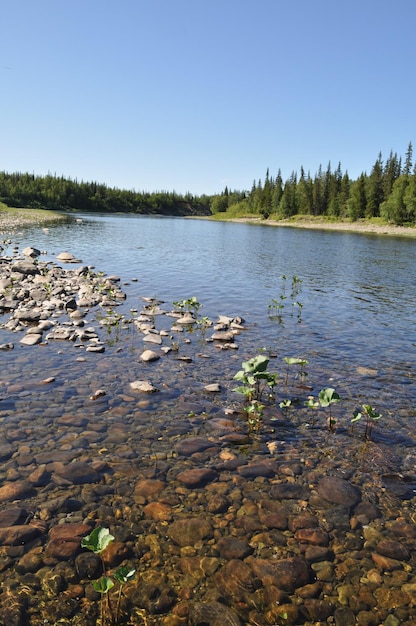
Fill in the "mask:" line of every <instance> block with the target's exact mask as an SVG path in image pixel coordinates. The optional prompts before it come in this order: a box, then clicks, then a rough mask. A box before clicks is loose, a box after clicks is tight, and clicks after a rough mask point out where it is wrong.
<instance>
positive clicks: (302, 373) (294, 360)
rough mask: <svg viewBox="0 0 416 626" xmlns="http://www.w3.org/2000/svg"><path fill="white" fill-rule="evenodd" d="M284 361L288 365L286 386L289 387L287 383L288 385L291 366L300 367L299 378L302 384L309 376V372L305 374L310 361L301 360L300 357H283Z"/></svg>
mask: <svg viewBox="0 0 416 626" xmlns="http://www.w3.org/2000/svg"><path fill="white" fill-rule="evenodd" d="M283 360H284V362H285V363H286V365H287V370H286V378H285V385H286V386H287V383H288V379H289V369H290V366H291V365H299V377H300V380H301V383H302V382H303V381H304V379H305V378H306V376H307V375H308V374H307V372H305V366H306V365H307V364H308V361H307V360H306V359H300V358H298V357H288V356H285V357H283Z"/></svg>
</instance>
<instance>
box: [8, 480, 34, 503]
mask: <svg viewBox="0 0 416 626" xmlns="http://www.w3.org/2000/svg"><path fill="white" fill-rule="evenodd" d="M32 494H33V486H32V485H31V484H30V483H29V482H27V481H25V480H17V481H15V482H10V483H6V484H5V485H3V486H2V487H0V502H7V501H9V500H20V499H22V498H27V497H29V496H30V495H32Z"/></svg>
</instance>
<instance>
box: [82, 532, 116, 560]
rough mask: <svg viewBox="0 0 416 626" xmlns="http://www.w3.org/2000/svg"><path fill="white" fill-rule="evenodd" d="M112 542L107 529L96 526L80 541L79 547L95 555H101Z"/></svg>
mask: <svg viewBox="0 0 416 626" xmlns="http://www.w3.org/2000/svg"><path fill="white" fill-rule="evenodd" d="M113 540H114V537H113V535H110V531H109V530H108V528H102V527H101V526H97V528H94V530H93V531H92V532H91V533H90V534H89V535H87V536H86V537H84V538H83V539H82V541H81V547H82V548H86V549H87V550H91V552H94V553H95V554H101V552H103V551H104V550H105V549H106V547H107V546H108V545H109V544H110V543H111V542H112V541H113Z"/></svg>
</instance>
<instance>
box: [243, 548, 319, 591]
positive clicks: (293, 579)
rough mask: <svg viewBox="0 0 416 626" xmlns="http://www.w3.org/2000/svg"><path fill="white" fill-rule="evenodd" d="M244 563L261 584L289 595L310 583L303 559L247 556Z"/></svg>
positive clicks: (309, 575) (309, 573) (306, 563)
mask: <svg viewBox="0 0 416 626" xmlns="http://www.w3.org/2000/svg"><path fill="white" fill-rule="evenodd" d="M245 562H246V563H247V564H248V565H250V567H251V568H252V569H253V571H254V573H255V575H256V576H257V577H258V578H260V579H261V580H262V581H263V584H265V583H266V582H267V583H268V584H270V583H271V584H273V585H275V586H276V587H278V588H279V589H283V590H284V591H288V592H289V593H293V592H294V591H295V589H297V588H298V587H303V586H304V585H307V584H308V583H309V582H310V581H311V572H310V569H309V566H308V562H307V561H306V559H304V558H303V557H289V558H287V559H276V560H271V559H257V558H254V557H252V556H249V557H247V559H246V561H245Z"/></svg>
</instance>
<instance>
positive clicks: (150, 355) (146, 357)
mask: <svg viewBox="0 0 416 626" xmlns="http://www.w3.org/2000/svg"><path fill="white" fill-rule="evenodd" d="M140 358H141V360H142V361H144V362H145V363H151V362H152V361H158V360H159V359H160V355H159V354H157V353H156V352H154V351H153V350H145V351H144V352H142V354H141V355H140Z"/></svg>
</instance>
